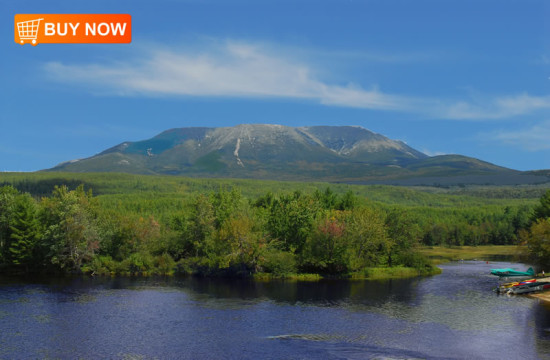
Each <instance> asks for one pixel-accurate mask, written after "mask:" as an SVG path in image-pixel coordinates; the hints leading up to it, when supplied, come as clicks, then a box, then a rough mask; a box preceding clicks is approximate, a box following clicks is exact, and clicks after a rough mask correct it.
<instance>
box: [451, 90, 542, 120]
mask: <svg viewBox="0 0 550 360" xmlns="http://www.w3.org/2000/svg"><path fill="white" fill-rule="evenodd" d="M544 109H550V96H533V95H529V94H527V93H523V94H519V95H514V96H502V97H495V98H492V99H491V98H484V99H480V100H477V101H475V102H474V101H470V102H467V101H458V102H456V103H454V104H451V105H448V106H444V107H442V108H441V112H442V115H443V117H444V118H447V119H465V120H476V119H487V120H490V119H502V118H509V117H514V116H518V115H524V114H529V113H532V112H535V111H537V110H544Z"/></svg>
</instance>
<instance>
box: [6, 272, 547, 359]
mask: <svg viewBox="0 0 550 360" xmlns="http://www.w3.org/2000/svg"><path fill="white" fill-rule="evenodd" d="M441 267H442V269H443V273H442V274H441V275H437V276H432V277H423V278H414V279H401V280H389V281H342V280H327V281H320V282H289V281H271V282H254V281H247V280H227V279H198V278H169V279H158V278H156V279H126V278H116V279H55V280H48V281H44V280H42V281H21V280H17V281H15V280H13V279H6V278H0V331H1V332H0V359H503V358H506V359H550V307H549V306H548V305H546V304H544V303H541V302H539V301H538V300H535V299H531V298H527V297H522V296H515V297H512V296H506V295H497V294H495V293H493V292H492V291H491V289H492V288H493V287H495V286H496V284H497V280H496V278H495V277H494V276H491V275H488V274H489V269H491V268H495V267H517V268H518V269H523V268H524V266H522V265H521V264H511V263H507V262H498V263H491V264H486V263H485V262H481V261H466V262H456V263H448V264H444V265H442V266H441Z"/></svg>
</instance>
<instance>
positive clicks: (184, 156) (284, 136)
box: [50, 124, 548, 184]
mask: <svg viewBox="0 0 550 360" xmlns="http://www.w3.org/2000/svg"><path fill="white" fill-rule="evenodd" d="M50 170H53V171H71V172H128V173H136V174H173V175H186V176H197V177H199V176H200V177H235V178H257V179H277V180H305V181H312V180H316V181H334V182H354V183H396V184H397V183H400V182H405V183H406V182H411V181H412V182H413V183H415V184H421V183H422V181H424V180H423V179H426V181H428V182H427V183H426V184H433V183H437V184H448V183H482V184H485V183H493V182H495V181H496V182H499V183H503V182H504V183H506V181H507V180H506V179H511V180H510V181H511V183H533V182H535V183H536V182H545V181H548V177H546V176H536V175H529V174H523V173H521V172H519V171H515V170H511V169H507V168H503V167H500V166H497V165H493V164H490V163H487V162H484V161H481V160H478V159H474V158H469V157H466V156H461V155H443V156H434V157H430V156H428V155H426V154H424V153H422V152H420V151H418V150H415V149H413V148H411V147H410V146H408V145H406V144H405V143H403V142H401V141H398V140H391V139H389V138H387V137H385V136H383V135H380V134H376V133H374V132H372V131H369V130H367V129H364V128H362V127H356V126H311V127H288V126H281V125H260V124H257V125H256V124H254V125H238V126H234V127H223V128H206V127H191V128H179V129H171V130H167V131H164V132H162V133H161V134H159V135H157V136H155V137H153V138H151V139H148V140H143V141H137V142H123V143H121V144H119V145H117V146H114V147H112V148H110V149H107V150H105V151H103V152H101V153H99V154H97V155H95V156H92V157H90V158H86V159H80V160H72V161H68V162H65V163H62V164H59V165H57V166H56V167H54V168H52V169H50ZM497 180H498V181H497Z"/></svg>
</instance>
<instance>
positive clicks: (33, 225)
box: [8, 194, 40, 270]
mask: <svg viewBox="0 0 550 360" xmlns="http://www.w3.org/2000/svg"><path fill="white" fill-rule="evenodd" d="M36 213H37V212H36V204H35V202H34V200H33V199H32V198H31V196H30V195H28V194H23V195H19V196H17V198H16V201H15V206H14V210H13V220H12V223H11V225H10V230H11V234H10V243H9V249H8V258H9V261H10V263H11V265H14V266H17V267H25V268H26V269H27V270H28V268H29V266H30V265H32V264H33V262H34V260H35V259H34V253H35V247H36V244H37V240H38V238H39V235H40V226H39V222H38V219H37V217H36Z"/></svg>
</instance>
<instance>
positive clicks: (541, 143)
mask: <svg viewBox="0 0 550 360" xmlns="http://www.w3.org/2000/svg"><path fill="white" fill-rule="evenodd" d="M489 138H490V139H492V140H494V141H498V142H501V143H505V144H507V145H513V146H516V147H518V148H521V149H523V150H527V151H540V150H549V149H550V141H549V139H550V120H547V121H543V122H541V123H538V124H535V125H532V126H531V127H528V128H526V129H523V130H515V131H509V130H502V131H498V132H495V133H493V134H489Z"/></svg>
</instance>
